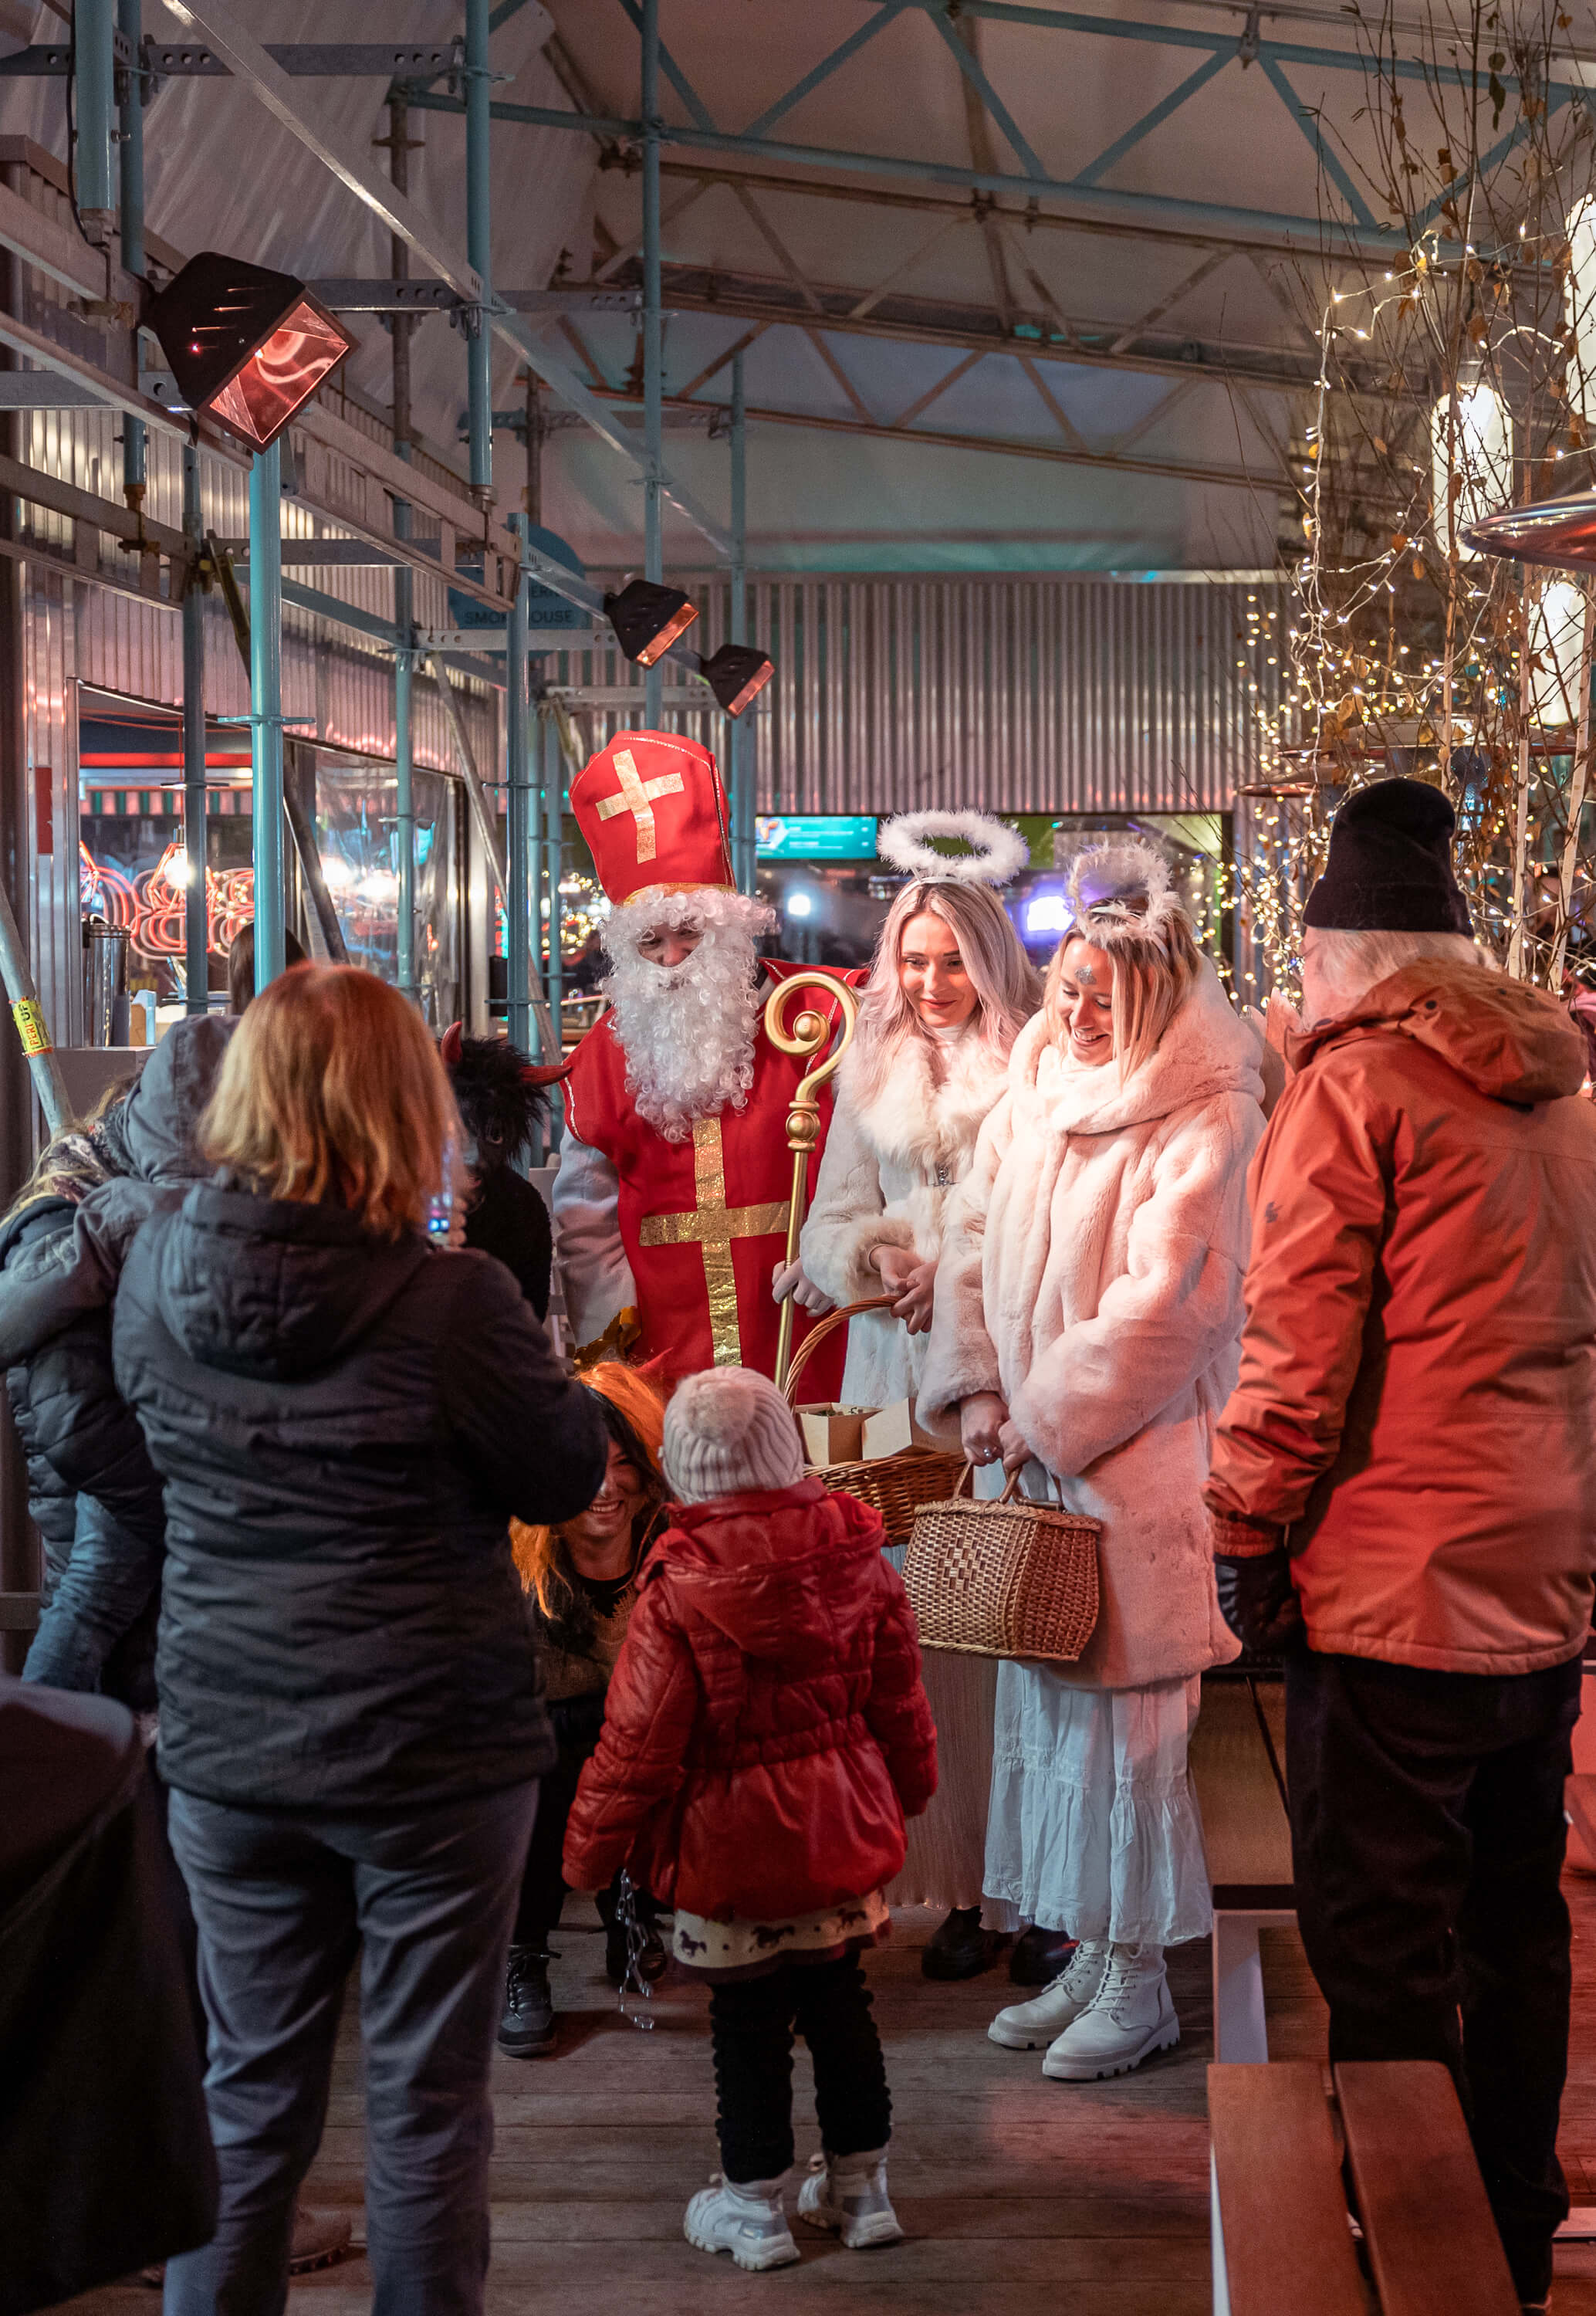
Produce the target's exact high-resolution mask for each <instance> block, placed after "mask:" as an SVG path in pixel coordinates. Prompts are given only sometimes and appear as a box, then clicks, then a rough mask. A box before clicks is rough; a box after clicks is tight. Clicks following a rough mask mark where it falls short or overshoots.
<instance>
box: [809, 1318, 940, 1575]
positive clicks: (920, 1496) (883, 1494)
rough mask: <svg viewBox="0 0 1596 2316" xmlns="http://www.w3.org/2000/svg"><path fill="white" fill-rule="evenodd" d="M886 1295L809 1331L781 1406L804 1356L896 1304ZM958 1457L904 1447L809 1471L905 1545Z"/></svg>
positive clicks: (936, 1450) (892, 1539)
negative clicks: (864, 1507)
mask: <svg viewBox="0 0 1596 2316" xmlns="http://www.w3.org/2000/svg"><path fill="white" fill-rule="evenodd" d="M896 1299H897V1298H896V1297H895V1296H891V1295H876V1296H872V1297H871V1298H870V1300H869V1301H868V1302H865V1303H847V1304H844V1305H843V1306H842V1308H841V1309H840V1310H838V1311H831V1312H829V1313H828V1314H827V1315H826V1317H825V1318H823V1319H821V1320H820V1321H818V1322H817V1323H816V1324H815V1325H814V1326H813V1327H811V1329H810V1331H809V1332H808V1334H807V1335H805V1337H804V1338H803V1341H802V1343H801V1344H800V1345H799V1346H798V1349H797V1350H796V1351H795V1352H794V1355H793V1364H792V1367H791V1368H790V1370H789V1371H788V1375H787V1404H788V1406H789V1407H793V1406H795V1405H796V1404H797V1400H796V1394H797V1386H798V1377H799V1376H800V1375H801V1374H802V1371H803V1368H804V1367H805V1366H806V1365H807V1363H808V1360H809V1358H810V1354H811V1352H813V1351H817V1350H819V1349H820V1345H821V1344H822V1343H823V1342H824V1341H825V1340H826V1338H827V1336H828V1335H829V1334H830V1333H831V1332H833V1330H834V1329H836V1328H838V1327H841V1326H846V1324H847V1322H848V1321H849V1320H850V1319H855V1318H857V1316H858V1314H860V1312H861V1311H884V1310H887V1309H889V1308H890V1307H891V1305H892V1303H893V1302H894V1301H896ZM963 1461H964V1459H963V1457H962V1456H960V1455H958V1454H956V1453H954V1452H953V1451H952V1450H944V1449H943V1448H902V1449H900V1452H899V1453H898V1454H897V1455H896V1456H873V1457H871V1458H870V1460H869V1461H868V1462H866V1461H864V1460H860V1459H854V1460H850V1461H848V1462H847V1463H842V1464H820V1465H816V1466H815V1467H814V1476H815V1478H816V1479H817V1480H820V1481H821V1482H822V1483H824V1484H825V1486H827V1487H828V1488H845V1489H846V1490H847V1492H848V1494H849V1495H850V1496H857V1497H858V1499H859V1501H860V1502H861V1503H864V1504H868V1505H869V1506H870V1508H871V1510H873V1511H878V1512H879V1513H880V1514H881V1516H882V1527H883V1528H885V1529H886V1531H887V1542H888V1543H889V1544H907V1543H908V1541H909V1530H910V1528H913V1526H914V1523H915V1515H916V1514H917V1512H918V1510H919V1509H920V1507H921V1505H922V1504H927V1503H933V1502H935V1501H936V1499H937V1498H938V1497H940V1496H945V1495H946V1494H947V1493H948V1492H949V1490H950V1489H951V1488H952V1487H953V1484H954V1483H955V1481H956V1480H957V1478H958V1475H959V1473H960V1471H961V1469H962V1465H963Z"/></svg>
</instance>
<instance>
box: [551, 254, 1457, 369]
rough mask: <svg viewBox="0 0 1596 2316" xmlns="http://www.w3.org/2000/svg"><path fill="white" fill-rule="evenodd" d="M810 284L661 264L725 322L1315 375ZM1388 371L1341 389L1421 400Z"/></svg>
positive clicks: (1276, 359) (693, 300)
mask: <svg viewBox="0 0 1596 2316" xmlns="http://www.w3.org/2000/svg"><path fill="white" fill-rule="evenodd" d="M577 286H579V287H580V286H581V285H577ZM811 287H812V288H813V289H814V290H815V291H816V293H817V294H818V296H819V297H820V301H821V305H822V307H823V308H824V310H823V312H822V313H821V315H820V318H819V319H818V320H817V319H816V316H814V314H813V313H812V312H811V309H810V308H809V307H807V306H805V305H802V304H800V303H799V302H798V300H797V298H795V296H794V294H793V292H792V291H790V290H788V288H787V286H786V284H785V283H784V282H779V281H775V280H773V279H770V278H768V277H765V276H750V275H747V274H737V275H725V274H721V273H716V272H712V271H711V270H710V269H709V268H707V267H705V266H692V265H681V266H667V267H666V268H665V303H666V305H667V307H669V310H670V311H671V312H672V313H676V314H701V315H713V316H718V317H720V318H722V319H723V320H726V321H734V322H750V323H751V322H762V323H764V324H766V325H767V326H769V327H781V326H784V325H792V326H793V327H794V328H798V329H804V328H816V329H820V330H824V331H825V332H826V333H827V334H828V335H830V336H838V335H842V336H849V337H863V338H879V339H882V340H883V341H885V342H887V343H892V344H896V345H921V346H947V347H951V348H954V349H957V350H959V351H961V352H969V351H971V349H973V348H980V349H981V350H983V351H985V352H990V353H1006V354H1012V355H1015V356H1016V357H1029V358H1030V359H1031V360H1033V361H1038V362H1046V363H1053V362H1061V363H1064V364H1066V365H1067V366H1068V367H1070V368H1074V369H1077V370H1133V371H1139V372H1140V373H1142V374H1143V375H1144V376H1147V377H1149V378H1172V379H1175V378H1179V379H1189V378H1196V379H1204V380H1207V381H1209V382H1210V383H1212V384H1214V385H1216V386H1221V387H1229V386H1230V385H1231V384H1232V383H1233V382H1235V381H1237V380H1240V381H1244V382H1245V383H1246V384H1247V385H1249V386H1252V387H1258V388H1260V389H1262V390H1263V391H1264V392H1266V393H1270V394H1300V393H1305V392H1308V391H1310V390H1311V389H1312V387H1313V384H1314V381H1315V379H1317V376H1318V363H1319V357H1318V350H1317V347H1315V348H1313V349H1311V350H1310V349H1308V348H1307V347H1304V348H1303V350H1302V352H1300V353H1299V354H1295V353H1294V352H1293V351H1292V350H1291V349H1290V348H1275V349H1272V348H1266V347H1252V348H1247V347H1241V346H1238V345H1237V343H1236V342H1235V341H1234V340H1227V341H1226V342H1225V343H1224V345H1223V347H1222V348H1221V347H1219V346H1218V345H1215V346H1214V347H1213V348H1212V349H1211V350H1210V348H1209V347H1207V346H1203V345H1201V342H1199V341H1196V340H1194V339H1188V340H1184V341H1182V340H1179V339H1177V338H1176V337H1175V335H1174V334H1173V333H1172V334H1168V335H1167V336H1166V338H1165V340H1164V342H1163V343H1161V344H1159V343H1153V344H1150V345H1148V344H1143V345H1141V346H1136V345H1129V346H1124V347H1122V349H1121V350H1119V351H1115V350H1114V346H1113V341H1114V339H1115V338H1116V337H1118V336H1122V334H1123V329H1122V325H1119V324H1116V323H1106V322H1086V321H1082V322H1078V323H1077V324H1075V325H1073V326H1074V328H1075V330H1076V332H1077V335H1076V336H1075V337H1073V338H1070V339H1068V340H1065V339H1064V338H1062V336H1061V335H1058V334H1049V335H1047V336H1043V335H1042V334H1041V330H1040V328H1038V326H1037V325H1034V324H1033V325H1031V329H1032V330H1034V331H1035V333H1036V334H1030V331H1027V332H1024V333H1022V332H1020V331H1016V330H1006V329H1005V328H1004V327H1003V323H1002V318H1001V316H999V315H998V314H997V313H995V312H994V311H993V310H992V308H991V307H980V306H969V307H958V306H941V307H938V306H935V305H933V304H932V303H931V301H930V300H928V299H927V300H920V301H914V303H911V302H910V301H909V300H901V301H894V303H893V305H892V306H891V307H883V304H877V305H876V307H874V308H873V311H871V312H870V313H869V314H867V315H865V316H864V317H863V318H860V317H858V316H856V313H855V311H854V304H855V300H854V295H853V292H852V291H851V290H838V289H837V288H835V287H834V286H831V285H829V284H827V283H824V282H816V283H812V284H811ZM917 307H918V310H917ZM1187 344H1197V345H1198V348H1199V351H1198V352H1197V354H1196V356H1195V358H1188V356H1187V355H1186V353H1185V352H1184V345H1187ZM1387 376H1388V373H1387V372H1386V371H1385V370H1383V369H1381V368H1380V367H1379V366H1377V365H1374V364H1370V366H1369V368H1368V370H1366V371H1357V372H1350V371H1349V372H1348V374H1347V376H1346V377H1345V379H1343V381H1342V385H1343V390H1345V391H1350V392H1352V393H1354V394H1367V395H1371V396H1378V397H1379V399H1381V400H1383V401H1401V400H1403V399H1404V398H1406V399H1412V400H1420V399H1423V394H1422V392H1420V391H1416V390H1415V392H1414V393H1413V394H1412V395H1410V396H1406V397H1404V396H1401V395H1398V394H1395V393H1393V392H1392V391H1391V390H1390V389H1389V387H1388V386H1387V384H1386V378H1387Z"/></svg>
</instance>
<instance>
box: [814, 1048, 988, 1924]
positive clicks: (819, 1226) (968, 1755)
mask: <svg viewBox="0 0 1596 2316" xmlns="http://www.w3.org/2000/svg"><path fill="white" fill-rule="evenodd" d="M933 1040H934V1041H933ZM934 1055H939V1056H941V1058H942V1062H943V1073H942V1075H941V1077H940V1082H939V1079H938V1074H937V1073H936V1072H935V1068H934V1066H933V1056H934ZM849 1058H850V1060H851V1059H852V1056H850V1057H849ZM858 1081H859V1073H858V1071H857V1070H853V1071H852V1072H850V1069H849V1065H848V1063H847V1062H845V1063H844V1064H843V1066H842V1069H841V1071H840V1072H839V1073H838V1095H837V1103H836V1108H835V1109H834V1110H833V1112H832V1118H831V1130H830V1133H829V1135H828V1136H827V1139H826V1149H825V1154H824V1156H823V1157H822V1159H821V1161H820V1180H819V1181H818V1182H817V1184H816V1186H815V1197H814V1203H813V1205H812V1207H811V1209H810V1215H809V1219H808V1221H807V1222H806V1224H805V1225H804V1228H803V1237H802V1246H801V1252H802V1262H803V1267H804V1269H805V1270H806V1271H807V1272H808V1274H809V1276H810V1277H811V1278H812V1279H813V1280H814V1282H815V1284H816V1286H817V1287H820V1289H821V1290H822V1291H823V1292H824V1293H825V1294H827V1295H829V1296H830V1297H831V1299H832V1301H833V1302H834V1303H838V1304H842V1303H857V1302H863V1301H864V1300H865V1299H866V1298H867V1297H868V1296H873V1295H879V1294H880V1293H881V1292H882V1283H881V1279H880V1277H879V1275H878V1274H877V1273H876V1272H875V1271H873V1270H872V1269H870V1267H869V1257H870V1254H871V1251H872V1250H873V1248H875V1247H878V1246H896V1247H901V1248H903V1249H905V1250H907V1251H910V1252H913V1253H915V1254H916V1255H918V1257H919V1259H920V1260H922V1261H927V1260H935V1258H936V1256H937V1255H938V1253H939V1252H940V1251H941V1246H942V1221H943V1215H944V1209H945V1207H946V1206H947V1203H948V1200H949V1198H951V1197H952V1195H953V1190H954V1189H955V1187H956V1186H957V1184H958V1183H959V1182H960V1181H961V1180H962V1178H963V1176H964V1175H965V1174H966V1173H967V1172H968V1171H969V1168H970V1163H971V1157H972V1156H973V1154H974V1150H975V1142H976V1136H977V1135H978V1134H979V1133H980V1127H981V1123H982V1120H983V1119H984V1118H985V1117H986V1116H987V1113H988V1111H989V1109H991V1108H992V1106H993V1105H994V1103H995V1102H996V1101H997V1100H998V1097H999V1095H1000V1094H1001V1093H1002V1092H1003V1090H1004V1087H1005V1085H1006V1081H1007V1064H1006V1060H1005V1059H1004V1058H1003V1057H1002V1056H998V1055H997V1054H995V1053H994V1052H993V1051H992V1049H991V1047H989V1045H988V1044H987V1043H986V1041H985V1039H984V1038H981V1037H980V1034H979V1030H978V1029H976V1027H975V1025H973V1024H971V1025H967V1026H966V1027H965V1028H964V1029H959V1030H953V1031H948V1032H944V1033H941V1034H937V1033H933V1039H922V1038H906V1039H905V1040H904V1042H903V1044H902V1045H901V1046H900V1048H899V1051H898V1054H897V1056H896V1057H895V1059H894V1061H893V1064H892V1065H891V1069H890V1070H889V1071H888V1073H887V1075H886V1078H885V1081H884V1082H883V1083H882V1086H881V1088H880V1089H879V1091H877V1092H876V1093H875V1094H874V1095H873V1097H872V1098H870V1099H868V1100H865V1099H862V1098H861V1094H860V1090H859V1082H858ZM928 1340H929V1338H928V1337H927V1336H925V1335H911V1334H909V1332H908V1331H907V1330H906V1328H905V1327H904V1325H903V1323H902V1321H901V1320H900V1319H894V1318H893V1317H892V1315H891V1313H890V1312H886V1311H883V1312H880V1313H873V1312H872V1313H867V1314H865V1315H864V1316H863V1317H861V1318H857V1319H854V1320H851V1321H850V1322H849V1324H848V1353H847V1367H846V1368H845V1370H844V1373H843V1380H842V1403H843V1404H844V1405H845V1406H849V1407H885V1406H889V1405H890V1404H891V1403H892V1402H893V1401H895V1400H900V1399H908V1398H912V1397H913V1395H914V1394H915V1393H916V1392H917V1391H918V1388H919V1382H920V1376H921V1374H922V1372H923V1371H924V1367H925V1363H926V1346H927V1341H928ZM956 1437H957V1435H956V1433H954V1432H950V1438H951V1439H953V1441H954V1442H955V1444H956ZM976 1480H977V1485H978V1487H979V1488H980V1492H982V1493H983V1494H984V1493H987V1492H989V1491H990V1490H992V1489H994V1488H995V1487H1000V1486H1001V1484H1002V1482H1001V1475H1000V1474H998V1473H996V1472H981V1473H978V1474H977V1475H976ZM889 1557H890V1558H891V1561H892V1563H893V1564H894V1566H896V1567H901V1566H902V1564H903V1547H902V1546H901V1545H899V1546H895V1547H893V1548H891V1551H890V1552H889ZM923 1671H924V1678H925V1683H926V1694H927V1697H928V1698H929V1699H930V1703H931V1710H932V1713H933V1715H935V1721H936V1755H937V1777H938V1785H937V1790H936V1795H935V1799H934V1800H933V1802H932V1804H931V1806H930V1808H929V1809H928V1810H927V1812H926V1813H925V1814H924V1816H922V1817H918V1818H914V1819H911V1820H910V1822H909V1848H908V1853H907V1855H906V1857H905V1859H904V1864H903V1871H902V1873H901V1874H900V1875H899V1876H898V1878H897V1880H896V1881H895V1882H894V1883H893V1884H892V1886H891V1889H890V1890H889V1892H888V1893H887V1895H888V1900H889V1902H890V1903H891V1904H892V1905H894V1906H935V1907H936V1908H937V1909H938V1910H939V1911H946V1910H947V1909H948V1908H950V1907H953V1906H980V1905H982V1902H983V1893H982V1886H981V1885H982V1869H983V1861H984V1858H985V1855H986V1838H987V1797H988V1794H989V1790H990V1787H991V1781H992V1719H993V1709H994V1703H995V1698H996V1693H997V1679H998V1666H997V1664H996V1663H995V1662H994V1661H992V1660H990V1659H989V1658H984V1657H961V1656H950V1655H946V1654H944V1653H942V1652H930V1651H927V1655H926V1658H925V1662H924V1667H923ZM984 1912H985V1917H986V1920H987V1923H988V1926H989V1928H991V1929H1015V1928H1016V1927H1017V1926H1018V1917H1017V1915H1016V1914H1015V1911H1014V1910H1013V1908H1012V1907H1009V1906H1007V1905H1005V1904H1003V1903H1001V1902H997V1903H989V1904H987V1905H986V1906H985V1908H984Z"/></svg>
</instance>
